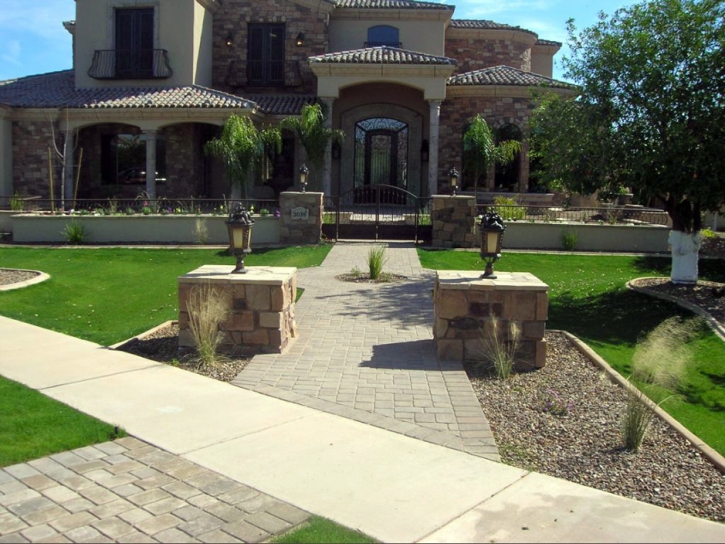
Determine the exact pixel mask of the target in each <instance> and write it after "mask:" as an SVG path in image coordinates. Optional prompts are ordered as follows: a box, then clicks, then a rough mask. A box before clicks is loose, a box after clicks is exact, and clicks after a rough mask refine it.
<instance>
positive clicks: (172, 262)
mask: <svg viewBox="0 0 725 544" xmlns="http://www.w3.org/2000/svg"><path fill="white" fill-rule="evenodd" d="M330 249H331V246H329V245H320V246H313V247H289V248H283V249H271V250H255V251H253V253H252V254H251V255H249V256H248V257H247V259H246V260H245V264H246V265H247V266H296V267H297V268H306V267H310V266H319V265H320V264H321V263H322V261H323V260H324V259H325V257H326V256H327V254H328V252H329V251H330ZM204 264H225V265H233V264H234V259H233V258H232V257H230V256H229V255H227V254H226V253H225V252H223V251H222V252H219V251H214V250H176V249H111V248H108V249H105V248H104V249H69V248H61V249H47V248H37V249H36V248H30V249H29V248H3V249H0V267H5V268H27V269H33V270H41V271H43V272H46V273H48V274H50V276H51V279H50V280H48V281H46V282H44V283H41V284H38V285H34V286H32V287H30V288H27V289H18V290H15V291H5V292H0V314H2V315H4V316H6V317H10V318H13V319H17V320H19V321H24V322H26V323H32V324H34V325H38V326H40V327H44V328H46V329H51V330H54V331H58V332H62V333H65V334H69V335H71V336H75V337H77V338H83V339H85V340H90V341H92V342H96V343H98V344H103V345H110V344H114V343H116V342H120V341H122V340H125V339H127V338H130V337H132V336H134V335H136V334H139V333H141V332H144V331H146V330H148V329H150V328H152V327H154V326H156V325H158V324H160V323H163V322H164V321H168V320H170V319H176V318H177V317H178V295H177V292H178V289H177V288H178V284H177V278H178V277H179V276H181V275H183V274H186V273H188V272H190V271H192V270H194V269H196V268H198V267H199V266H202V265H204Z"/></svg>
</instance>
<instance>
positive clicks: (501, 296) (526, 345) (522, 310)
mask: <svg viewBox="0 0 725 544" xmlns="http://www.w3.org/2000/svg"><path fill="white" fill-rule="evenodd" d="M495 274H496V276H497V278H496V279H493V280H491V279H486V280H483V279H481V278H480V276H481V273H480V272H467V271H466V272H461V271H440V272H438V274H437V276H436V282H435V288H434V292H433V304H434V314H435V322H434V325H433V338H434V342H435V346H436V353H437V355H438V357H439V358H440V359H443V360H454V361H482V360H484V357H483V350H484V348H483V343H484V341H485V339H486V338H487V337H489V336H490V335H491V333H492V327H493V325H492V323H493V319H494V318H495V319H497V320H498V325H499V331H500V332H501V336H500V338H501V339H502V341H508V333H509V331H510V326H511V324H512V323H515V324H516V326H518V327H519V329H520V331H521V347H520V349H519V351H518V357H517V362H516V369H517V370H520V371H527V370H533V369H535V368H542V367H543V366H544V365H545V364H546V340H544V333H545V332H546V320H547V319H548V310H549V298H548V286H547V285H546V284H545V283H543V282H541V280H539V279H538V278H537V277H536V276H534V275H532V274H529V273H526V272H520V273H513V272H496V273H495Z"/></svg>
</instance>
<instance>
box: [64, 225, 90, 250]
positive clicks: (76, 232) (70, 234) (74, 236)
mask: <svg viewBox="0 0 725 544" xmlns="http://www.w3.org/2000/svg"><path fill="white" fill-rule="evenodd" d="M61 232H62V234H63V236H65V240H66V242H68V243H69V244H76V245H77V244H82V243H83V242H84V241H85V239H86V228H85V227H84V226H83V224H82V223H79V222H78V221H68V223H66V225H65V227H64V228H63V230H62V231H61Z"/></svg>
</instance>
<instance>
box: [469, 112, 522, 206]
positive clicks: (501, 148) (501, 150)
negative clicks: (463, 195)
mask: <svg viewBox="0 0 725 544" xmlns="http://www.w3.org/2000/svg"><path fill="white" fill-rule="evenodd" d="M519 152H521V143H520V142H517V141H516V140H506V141H503V142H498V143H497V142H496V136H495V135H494V133H493V131H492V130H491V127H489V126H488V123H486V120H485V119H484V118H483V117H481V115H476V117H474V118H473V119H472V120H471V124H470V125H468V128H467V129H466V131H465V132H464V133H463V170H464V172H470V173H471V175H472V176H473V180H474V187H475V192H478V181H479V179H480V178H481V177H482V176H485V175H486V172H488V169H489V167H490V166H492V165H494V164H501V165H504V164H509V163H511V162H513V161H514V159H515V158H516V154H517V153H519Z"/></svg>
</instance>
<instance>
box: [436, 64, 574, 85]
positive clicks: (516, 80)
mask: <svg viewBox="0 0 725 544" xmlns="http://www.w3.org/2000/svg"><path fill="white" fill-rule="evenodd" d="M507 71H508V72H512V73H513V75H514V77H513V78H510V79H508V80H506V78H486V79H483V78H478V77H476V76H480V75H484V74H485V75H489V74H491V75H493V74H498V73H501V72H507ZM464 81H465V82H466V83H464ZM543 83H549V84H551V86H552V87H560V88H569V89H573V88H576V85H574V84H572V83H567V82H566V81H560V80H558V79H554V78H551V77H547V76H544V75H542V74H537V73H534V72H527V71H525V70H521V69H520V68H515V67H513V66H508V65H506V64H498V65H496V66H487V67H485V68H479V69H477V70H471V71H469V72H462V73H460V74H456V75H453V76H451V77H449V78H448V85H454V86H455V85H465V84H468V85H519V86H534V85H540V84H543Z"/></svg>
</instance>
